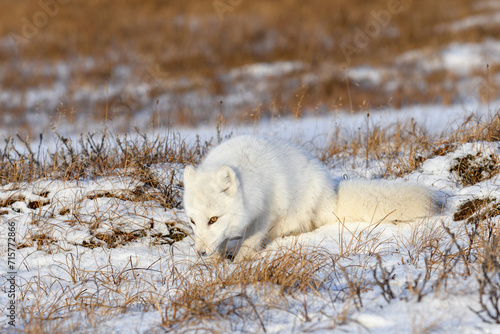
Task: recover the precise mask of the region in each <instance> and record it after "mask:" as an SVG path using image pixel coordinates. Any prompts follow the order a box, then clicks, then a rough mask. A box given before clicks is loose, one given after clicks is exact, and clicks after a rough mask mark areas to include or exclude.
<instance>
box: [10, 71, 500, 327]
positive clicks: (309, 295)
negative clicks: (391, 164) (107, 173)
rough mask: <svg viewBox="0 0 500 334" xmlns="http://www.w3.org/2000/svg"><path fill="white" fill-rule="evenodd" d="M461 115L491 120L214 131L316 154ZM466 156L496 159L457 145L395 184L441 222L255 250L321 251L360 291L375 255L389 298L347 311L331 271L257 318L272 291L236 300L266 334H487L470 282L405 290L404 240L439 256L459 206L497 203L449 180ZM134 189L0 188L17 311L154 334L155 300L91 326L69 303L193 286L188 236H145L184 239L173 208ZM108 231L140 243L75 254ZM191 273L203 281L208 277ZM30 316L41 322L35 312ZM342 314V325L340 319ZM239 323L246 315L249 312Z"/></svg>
mask: <svg viewBox="0 0 500 334" xmlns="http://www.w3.org/2000/svg"><path fill="white" fill-rule="evenodd" d="M355 73H356V72H355ZM367 73H370V71H368V72H367ZM358 75H361V74H359V73H358ZM492 105H493V106H494V107H495V108H498V107H499V106H500V105H499V104H498V102H496V104H495V103H492ZM490 108H491V106H490ZM472 109H474V112H475V117H478V118H484V117H486V116H487V115H488V114H489V113H490V112H491V109H487V107H486V106H480V107H476V108H472V107H467V106H449V107H443V106H432V105H429V106H418V107H411V108H407V109H404V110H384V111H371V112H370V116H369V118H368V121H367V115H365V114H349V113H338V114H335V115H331V116H328V117H317V118H315V117H309V118H304V119H297V120H295V119H274V120H267V121H263V122H261V123H259V124H258V126H255V127H234V128H233V127H232V128H228V129H224V132H223V133H229V132H232V133H233V134H235V135H236V134H242V133H257V134H262V135H276V136H280V137H283V138H286V139H290V140H294V141H296V142H298V143H300V144H302V145H304V146H305V147H309V148H311V149H312V150H313V151H314V152H318V151H320V150H321V149H322V148H323V146H322V145H324V144H325V142H326V140H327V139H328V138H329V137H330V135H331V131H332V128H338V129H340V131H342V132H343V133H344V134H345V136H349V134H350V133H353V130H356V129H363V128H365V127H366V126H367V122H371V123H370V126H373V125H376V124H387V123H397V122H401V123H404V122H411V121H412V122H415V123H416V124H418V125H419V126H421V128H422V129H424V130H425V131H428V132H429V133H430V134H431V135H432V134H440V133H446V132H449V131H452V130H454V129H455V128H456V127H457V126H459V125H460V124H462V123H463V121H464V120H465V119H466V118H467V117H468V116H469V115H470V113H471V110H472ZM177 130H178V131H179V136H182V137H183V138H186V140H187V142H188V143H189V140H193V141H194V136H195V135H197V134H199V135H201V136H202V138H206V139H207V140H208V139H210V138H212V137H213V136H215V133H214V129H213V128H209V127H207V128H198V129H189V128H184V129H177ZM190 138H191V139H190ZM477 154H483V155H489V154H493V155H495V156H499V155H500V146H499V144H498V143H491V142H471V143H464V144H461V145H458V146H457V147H456V148H455V149H454V150H452V151H451V152H449V153H447V154H446V155H443V156H435V157H432V158H431V159H429V160H427V161H425V162H424V163H423V164H422V166H421V167H420V168H419V169H418V170H416V171H414V172H413V173H411V174H409V175H407V176H406V177H405V180H408V181H412V182H418V183H420V184H423V185H427V186H429V187H432V188H433V189H435V190H437V191H441V192H444V193H446V194H447V198H448V202H449V210H448V211H446V212H444V213H443V214H441V215H438V216H435V217H431V218H428V219H423V220H419V221H416V222H410V223H401V224H393V223H385V222H383V223H381V224H368V223H353V224H349V225H340V224H332V225H329V226H324V227H322V228H319V229H317V230H315V231H313V232H309V233H304V234H301V235H298V236H290V237H286V238H283V239H279V240H275V241H273V242H271V243H270V244H269V245H268V246H267V248H266V249H265V250H264V251H262V256H266V255H269V254H278V253H280V252H281V251H282V249H283V248H289V247H294V245H295V246H296V245H300V246H302V247H305V248H307V249H318V248H320V249H323V250H324V251H325V252H327V254H330V256H332V258H335V259H336V261H337V263H336V264H335V265H336V266H337V265H342V266H344V268H345V270H346V273H347V274H349V275H351V276H350V277H356V278H357V279H359V280H361V281H364V282H370V281H372V280H373V277H372V272H371V269H372V268H374V267H375V266H376V263H377V262H376V257H375V256H374V254H377V255H378V256H380V257H381V259H382V261H383V265H384V267H385V268H387V269H388V270H390V269H391V268H394V272H393V279H391V281H390V287H391V289H392V290H393V292H394V294H395V295H396V296H397V297H396V298H395V299H392V300H390V301H389V302H387V301H385V300H384V298H383V297H382V294H381V290H380V289H379V288H378V287H377V286H376V285H369V286H370V289H368V290H367V291H363V292H362V295H361V300H362V302H363V306H358V307H356V306H355V305H353V304H352V300H350V299H349V293H348V291H349V283H348V282H347V281H346V279H345V278H344V276H343V275H341V273H339V272H334V271H332V272H328V271H327V272H321V273H320V274H321V275H323V278H324V279H325V281H326V282H329V284H330V285H329V286H330V288H329V289H322V290H320V292H321V293H320V294H318V293H314V292H301V293H297V294H295V295H292V296H289V297H285V299H284V300H283V299H279V300H278V301H276V300H274V301H273V302H272V303H271V304H272V305H274V306H276V308H273V309H272V310H271V311H266V308H265V307H264V306H263V305H265V304H263V303H264V301H265V300H267V299H269V300H272V297H273V296H274V292H272V291H273V289H274V288H273V287H272V286H270V287H268V288H269V289H270V290H269V291H267V293H264V292H263V291H261V290H260V288H259V287H257V286H256V287H251V286H249V287H247V288H246V289H247V290H245V293H246V294H247V295H248V296H251V298H252V302H253V303H254V304H255V305H256V306H255V307H257V309H258V312H261V313H260V314H261V321H262V324H263V326H265V329H266V331H267V332H268V333H294V332H302V331H312V332H318V333H328V332H330V331H331V330H339V331H343V332H348V333H353V332H365V331H366V332H370V333H415V332H426V331H433V330H438V331H443V332H459V333H460V332H462V333H495V332H498V327H497V326H496V325H492V324H488V323H485V322H482V321H481V319H480V318H479V317H478V316H477V315H476V314H474V313H473V312H472V311H471V309H479V308H480V307H479V304H478V298H477V294H476V293H474V291H477V289H478V288H477V281H476V280H475V277H474V275H471V276H467V277H464V278H462V277H460V276H457V277H451V278H450V279H449V280H448V287H447V288H446V289H444V288H441V289H437V288H436V289H431V288H430V287H425V286H420V288H422V289H424V290H425V293H424V294H423V296H422V298H421V300H418V298H419V297H418V294H417V293H416V292H412V291H411V289H409V288H408V286H409V284H410V283H411V282H417V284H422V280H420V281H419V280H418V278H419V277H420V276H419V275H421V274H422V273H425V270H426V269H425V268H426V266H425V256H429V254H426V253H425V252H424V253H419V251H418V247H417V245H418V243H415V242H414V241H412V240H413V238H417V239H418V240H427V239H429V240H431V239H432V238H433V237H435V236H441V238H442V239H440V240H443V241H442V243H443V244H442V245H441V246H440V247H441V248H440V249H441V251H443V250H444V249H445V248H446V246H447V245H448V246H449V245H450V244H451V241H450V240H449V238H448V239H447V238H446V233H445V232H444V230H443V226H447V227H449V228H450V229H451V230H452V231H453V232H454V233H456V234H457V235H458V236H460V235H462V236H463V233H464V229H463V228H464V224H463V222H454V221H452V216H453V212H454V210H456V208H457V207H458V205H459V204H460V203H463V202H464V201H466V200H468V199H472V198H483V197H485V196H488V197H494V198H497V199H500V180H499V179H498V177H493V178H491V179H488V180H485V181H482V182H480V183H479V184H477V185H474V186H469V187H463V186H461V185H459V183H458V182H457V178H456V175H455V174H454V173H453V172H451V171H450V168H451V167H452V166H453V164H454V163H455V161H456V159H457V158H460V157H464V156H467V155H473V156H475V155H477ZM163 168H164V166H157V167H156V169H155V172H156V173H157V175H158V176H160V177H164V178H165V179H166V178H167V177H168V175H167V174H168V173H165V172H164V169H163ZM174 168H179V167H178V166H174ZM370 168H372V169H370ZM370 168H369V169H368V170H367V169H366V167H364V166H362V165H359V166H338V167H335V168H333V169H332V170H331V172H332V175H334V176H335V177H342V176H343V175H344V174H348V175H357V176H359V175H365V176H377V171H376V163H375V164H373V165H372V167H370ZM178 174H179V173H177V175H178ZM117 175H119V173H117ZM140 186H141V183H140V182H139V181H138V180H136V179H133V178H130V177H124V176H114V177H105V178H101V179H97V180H79V181H78V182H77V181H56V180H49V179H46V180H38V181H36V182H33V183H25V184H18V185H16V184H9V185H6V186H3V187H2V188H1V189H0V202H3V201H5V200H6V199H8V198H13V197H17V198H23V200H18V201H16V202H15V203H13V204H12V205H9V206H7V207H6V208H3V209H4V210H6V211H7V212H8V213H7V214H4V215H1V216H0V219H1V220H2V224H1V225H0V234H2V235H7V224H5V223H6V222H15V223H16V233H17V235H16V237H17V242H18V245H24V246H23V248H20V249H19V250H18V253H17V257H16V264H17V273H18V274H17V284H18V285H19V286H18V289H23V291H24V295H23V296H24V300H23V301H21V300H20V301H19V304H18V305H21V306H24V307H31V306H33V305H35V304H36V303H39V304H40V305H46V307H48V305H51V303H54V301H55V300H58V299H59V298H62V299H66V300H67V302H68V303H69V304H68V305H73V306H72V307H73V309H74V310H73V311H71V308H68V310H67V311H65V310H64V309H61V310H60V311H59V312H60V313H59V315H60V316H62V317H68V318H69V319H70V320H68V321H69V323H66V325H68V326H70V325H71V324H73V326H76V332H80V331H82V332H84V331H86V330H85V329H84V328H91V326H92V321H96V322H97V323H98V328H99V331H105V332H116V333H124V332H138V333H146V332H151V331H153V332H154V331H161V323H162V317H164V316H165V312H172V311H171V310H169V309H168V308H169V305H166V304H164V302H163V301H162V299H161V298H158V299H157V300H158V301H159V303H160V304H158V307H157V306H154V305H153V304H151V305H150V306H148V307H146V306H144V304H142V303H140V302H138V301H137V302H131V303H130V304H129V306H128V307H127V308H125V309H123V311H120V312H115V311H113V309H112V308H111V309H110V312H109V314H106V313H104V314H103V313H102V312H97V313H96V314H95V315H93V316H92V318H88V316H87V315H85V314H84V313H82V312H81V311H79V309H78V308H77V307H76V306H75V305H74V304H71V303H72V302H73V301H74V300H78V299H79V298H80V299H81V300H82V301H83V300H91V299H92V298H94V299H95V298H97V300H102V301H103V302H104V301H105V302H106V303H107V305H109V306H110V307H111V306H113V305H123V304H124V303H126V301H127V300H128V298H131V296H134V295H137V296H140V297H139V298H143V299H147V298H149V297H148V293H149V294H150V293H152V291H154V294H157V295H158V296H163V297H164V298H165V299H164V300H168V299H169V298H174V297H175V296H176V293H177V291H178V289H179V288H180V284H182V282H184V281H186V282H196V281H197V280H198V279H199V277H198V276H196V275H197V274H196V270H198V269H195V268H196V267H195V265H196V264H197V263H200V262H202V261H203V259H200V258H199V257H198V256H197V255H196V251H195V250H194V247H193V241H192V239H191V238H190V237H186V238H185V239H183V240H182V241H178V242H175V243H173V244H172V245H169V244H167V243H164V244H158V243H155V235H161V236H164V237H165V238H168V237H169V233H170V230H169V229H168V228H167V225H168V224H175V225H176V226H178V227H179V228H183V229H185V230H186V231H189V227H188V226H187V225H186V224H185V223H184V222H186V221H187V217H185V215H184V212H183V210H182V209H165V208H163V207H161V206H160V205H159V204H158V203H157V202H155V201H147V202H133V201H129V200H127V196H130V193H131V192H133V191H134V189H136V188H137V187H140ZM33 201H44V202H47V203H48V204H46V205H44V206H42V207H41V208H37V209H32V208H30V207H29V203H31V202H33ZM75 217H77V219H76V218H75ZM95 226H98V227H97V228H96V227H95ZM117 230H118V231H121V232H123V233H133V232H137V231H139V232H141V233H142V234H141V236H139V237H138V238H136V239H134V240H132V241H130V242H126V243H123V244H121V245H119V246H117V247H116V248H111V247H107V246H106V245H104V246H102V245H101V246H99V247H96V248H88V247H86V246H85V245H86V243H87V244H88V243H91V242H97V243H99V242H100V241H99V240H98V239H96V235H97V234H99V233H101V234H106V233H111V232H112V231H117ZM42 234H45V235H46V236H47V237H48V238H49V245H46V246H44V247H42V248H40V249H39V248H37V242H36V241H34V240H36V239H33V238H34V237H35V236H40V235H42ZM426 238H427V239H426ZM6 251H7V240H6V239H5V238H2V239H0V254H2V256H3V257H4V258H5V256H6ZM273 252H274V253H273ZM225 266H226V267H228V268H233V267H234V266H236V265H235V264H231V263H229V262H227V263H226V264H225ZM172 268H175V270H174V269H172ZM335 268H338V267H335ZM173 270H174V271H175V272H176V273H177V274H176V275H178V276H177V277H178V279H179V281H175V280H171V278H170V276H168V274H167V273H170V272H173ZM200 270H201V269H200ZM0 271H1V272H6V271H7V267H6V263H5V261H2V262H1V263H0ZM202 272H204V273H205V274H206V272H207V271H206V270H202ZM208 272H210V271H208ZM219 274H221V272H220V273H219ZM109 277H115V279H120V280H121V282H123V283H120V284H119V288H118V287H117V288H116V290H114V289H115V288H114V286H115V285H113V284H112V283H111V282H110V281H108V280H109ZM181 277H182V280H181ZM197 277H198V278H197ZM435 279H436V278H434V277H432V278H431V282H435ZM418 282H420V283H418ZM6 284H7V282H6V277H5V276H2V278H1V281H0V285H1V286H2V289H3V288H4V287H5V286H6ZM429 284H431V283H429ZM42 291H44V292H43V293H42ZM148 291H149V292H148ZM219 293H220V294H221V296H223V295H224V296H225V295H226V294H230V293H231V289H230V288H227V289H224V290H221V291H220V292H219ZM18 296H20V294H18ZM19 298H20V297H19ZM221 298H222V297H221ZM349 300H350V301H349ZM304 301H306V304H304ZM7 302H8V299H7V295H6V294H0V305H7ZM304 305H307V307H306V308H307V313H304V312H305V311H304V310H305V309H304V307H305V306H304ZM68 307H69V306H68ZM41 311H42V312H43V307H42V309H41ZM179 312H180V311H179ZM344 313H345V316H344V320H343V321H341V320H339V319H342V314H344ZM249 314H250V316H254V313H249ZM1 321H2V322H1V325H2V326H7V324H6V318H5V317H3V318H2V320H1ZM20 326H26V324H21V325H20ZM79 326H80V327H79ZM5 328H7V327H5ZM197 328H198V329H199V328H205V329H206V330H209V331H210V330H214V331H222V332H228V331H236V332H239V331H247V332H248V331H250V332H263V328H262V325H261V324H259V321H257V320H256V319H253V320H250V319H249V320H245V319H244V318H243V319H242V318H241V317H238V316H236V315H229V316H228V317H227V318H224V317H222V318H220V319H219V320H210V321H208V320H207V321H205V322H203V323H202V325H201V327H197V326H194V327H188V328H182V330H186V331H189V330H192V331H196V330H197Z"/></svg>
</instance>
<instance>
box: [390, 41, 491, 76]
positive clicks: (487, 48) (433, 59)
mask: <svg viewBox="0 0 500 334" xmlns="http://www.w3.org/2000/svg"><path fill="white" fill-rule="evenodd" d="M396 62H397V63H400V64H408V63H415V62H416V63H417V64H418V67H419V68H420V69H422V70H424V71H426V72H428V73H430V72H434V71H438V70H447V71H450V72H452V73H455V74H456V75H462V76H463V75H466V74H470V73H471V72H472V71H473V70H481V69H482V70H484V71H485V70H486V65H488V64H489V65H490V66H493V65H494V64H499V63H500V42H499V41H497V40H486V41H483V42H480V43H452V44H450V45H448V46H446V47H444V48H442V49H441V50H440V51H439V52H438V53H436V52H430V51H425V50H420V49H418V50H412V51H408V52H406V53H404V54H402V55H400V56H399V57H398V58H397V59H396Z"/></svg>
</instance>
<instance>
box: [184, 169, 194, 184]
mask: <svg viewBox="0 0 500 334" xmlns="http://www.w3.org/2000/svg"><path fill="white" fill-rule="evenodd" d="M195 176H196V169H195V168H194V167H193V166H190V165H188V166H186V168H185V169H184V183H187V182H192V180H193V179H194V178H195Z"/></svg>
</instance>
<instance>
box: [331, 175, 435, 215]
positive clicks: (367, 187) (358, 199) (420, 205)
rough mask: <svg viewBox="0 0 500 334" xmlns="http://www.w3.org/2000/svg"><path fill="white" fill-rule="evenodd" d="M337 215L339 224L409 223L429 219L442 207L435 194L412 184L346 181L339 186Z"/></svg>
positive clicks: (381, 181) (380, 181)
mask: <svg viewBox="0 0 500 334" xmlns="http://www.w3.org/2000/svg"><path fill="white" fill-rule="evenodd" d="M338 187H339V188H338V203H337V215H338V218H339V219H341V220H342V221H346V222H352V221H366V222H378V221H381V220H392V221H394V220H398V221H409V220H414V219H415V218H419V217H426V216H432V215H434V214H436V213H438V212H439V211H440V210H441V209H442V207H443V201H441V200H439V199H438V197H437V196H436V194H435V192H433V191H431V190H430V189H428V188H426V187H423V186H419V185H416V184H412V183H406V182H396V181H385V180H347V181H342V182H340V184H339V186H338Z"/></svg>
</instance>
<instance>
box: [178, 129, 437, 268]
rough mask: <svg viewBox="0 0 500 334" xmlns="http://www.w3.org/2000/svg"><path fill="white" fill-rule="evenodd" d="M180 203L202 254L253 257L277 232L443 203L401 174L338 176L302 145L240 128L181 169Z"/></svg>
mask: <svg viewBox="0 0 500 334" xmlns="http://www.w3.org/2000/svg"><path fill="white" fill-rule="evenodd" d="M184 206H185V210H186V214H187V215H188V217H189V218H190V220H191V224H192V227H193V231H194V234H195V246H196V249H197V250H198V252H199V253H200V254H208V255H210V256H212V257H214V258H220V257H223V256H224V253H225V251H226V249H227V244H228V241H230V240H238V241H239V250H238V251H237V253H236V256H235V258H234V260H235V261H241V260H244V259H247V258H251V257H253V256H254V255H255V253H256V252H257V251H259V250H261V249H262V248H263V247H264V246H265V245H266V243H267V242H269V241H271V240H272V239H274V238H276V237H281V236H286V235H291V234H297V233H302V232H308V231H311V230H313V229H315V228H317V227H319V226H322V225H325V224H332V223H335V222H354V221H355V222H360V221H365V222H378V221H381V220H384V219H387V220H398V221H408V220H413V219H415V218H418V217H423V216H429V215H432V214H435V213H436V212H438V210H439V209H440V201H439V200H437V198H436V196H435V194H434V192H432V191H431V190H429V189H427V188H425V187H422V186H418V185H415V184H411V183H406V182H395V181H381V180H344V181H340V182H335V181H334V180H333V178H332V177H331V176H330V174H329V173H328V171H327V170H326V168H325V167H324V166H323V165H322V164H321V163H320V161H319V160H317V159H315V158H314V157H313V156H311V155H310V154H309V153H308V152H306V151H305V150H304V149H302V148H300V147H298V146H296V145H294V144H292V143H289V142H286V141H283V140H279V139H271V138H262V137H256V136H240V137H235V138H232V139H229V140H227V141H226V142H224V143H222V144H221V145H219V146H218V147H216V148H214V149H213V150H212V151H210V152H209V154H208V155H207V156H206V157H205V159H204V161H203V162H202V163H201V164H200V165H199V167H198V168H194V167H193V166H187V167H186V169H185V170H184Z"/></svg>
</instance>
